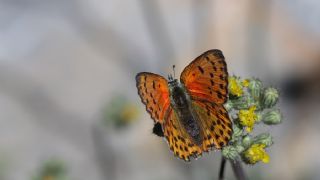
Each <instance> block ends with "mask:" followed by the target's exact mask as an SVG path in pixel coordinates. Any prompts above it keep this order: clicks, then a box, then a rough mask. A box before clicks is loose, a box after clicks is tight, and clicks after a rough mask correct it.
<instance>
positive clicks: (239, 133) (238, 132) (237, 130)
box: [231, 125, 242, 140]
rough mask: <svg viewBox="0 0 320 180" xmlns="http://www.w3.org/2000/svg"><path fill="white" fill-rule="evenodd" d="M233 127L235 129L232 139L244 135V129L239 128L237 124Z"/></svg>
mask: <svg viewBox="0 0 320 180" xmlns="http://www.w3.org/2000/svg"><path fill="white" fill-rule="evenodd" d="M232 129H233V133H232V138H231V139H232V140H235V139H237V138H238V137H240V136H241V135H242V129H241V128H239V127H238V126H237V125H233V127H232Z"/></svg>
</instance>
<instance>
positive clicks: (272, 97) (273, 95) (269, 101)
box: [263, 88, 279, 108]
mask: <svg viewBox="0 0 320 180" xmlns="http://www.w3.org/2000/svg"><path fill="white" fill-rule="evenodd" d="M278 98H279V93H278V91H277V90H276V89H275V88H267V89H266V90H265V91H264V94H263V105H264V107H266V108H271V107H273V106H274V105H276V104H277V102H278Z"/></svg>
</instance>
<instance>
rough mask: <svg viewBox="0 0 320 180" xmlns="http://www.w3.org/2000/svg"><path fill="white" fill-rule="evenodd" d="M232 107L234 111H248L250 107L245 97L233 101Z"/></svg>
mask: <svg viewBox="0 0 320 180" xmlns="http://www.w3.org/2000/svg"><path fill="white" fill-rule="evenodd" d="M232 106H233V108H234V109H237V110H239V109H248V107H249V105H248V100H247V98H246V97H244V96H242V97H239V98H238V99H234V100H232Z"/></svg>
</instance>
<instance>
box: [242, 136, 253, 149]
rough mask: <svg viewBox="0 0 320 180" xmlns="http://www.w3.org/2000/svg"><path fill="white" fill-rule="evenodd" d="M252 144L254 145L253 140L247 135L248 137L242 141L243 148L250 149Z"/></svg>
mask: <svg viewBox="0 0 320 180" xmlns="http://www.w3.org/2000/svg"><path fill="white" fill-rule="evenodd" d="M251 144H252V139H251V137H250V136H248V135H247V136H245V137H244V138H243V139H242V146H243V147H244V148H248V147H250V146H251Z"/></svg>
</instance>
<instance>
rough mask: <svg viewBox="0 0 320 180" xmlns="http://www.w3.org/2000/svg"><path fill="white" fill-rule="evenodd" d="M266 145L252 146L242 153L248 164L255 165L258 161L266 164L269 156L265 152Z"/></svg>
mask: <svg viewBox="0 0 320 180" xmlns="http://www.w3.org/2000/svg"><path fill="white" fill-rule="evenodd" d="M265 147H266V145H264V144H254V145H252V146H251V147H250V148H249V149H247V150H246V151H245V152H244V158H245V160H246V161H247V162H248V163H249V164H255V163H257V162H259V161H262V162H264V163H268V162H269V160H270V157H269V155H268V154H267V152H266V151H265V149H264V148H265Z"/></svg>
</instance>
